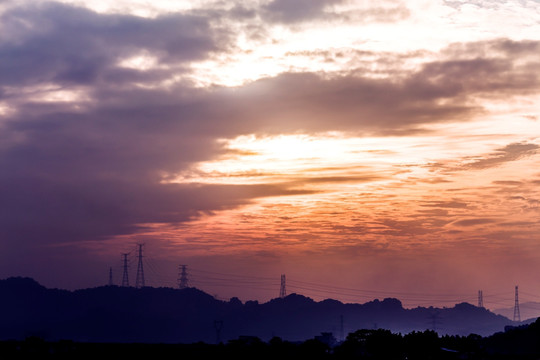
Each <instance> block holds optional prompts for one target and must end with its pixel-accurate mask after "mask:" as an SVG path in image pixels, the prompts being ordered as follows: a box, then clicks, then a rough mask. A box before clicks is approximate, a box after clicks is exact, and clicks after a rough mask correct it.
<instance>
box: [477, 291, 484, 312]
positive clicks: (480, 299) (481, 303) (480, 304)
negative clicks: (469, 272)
mask: <svg viewBox="0 0 540 360" xmlns="http://www.w3.org/2000/svg"><path fill="white" fill-rule="evenodd" d="M478 307H479V308H483V307H484V293H483V292H482V290H478Z"/></svg>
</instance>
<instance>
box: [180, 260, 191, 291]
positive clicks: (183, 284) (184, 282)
mask: <svg viewBox="0 0 540 360" xmlns="http://www.w3.org/2000/svg"><path fill="white" fill-rule="evenodd" d="M187 287H189V285H188V274H187V265H179V266H178V288H179V289H185V288H187Z"/></svg>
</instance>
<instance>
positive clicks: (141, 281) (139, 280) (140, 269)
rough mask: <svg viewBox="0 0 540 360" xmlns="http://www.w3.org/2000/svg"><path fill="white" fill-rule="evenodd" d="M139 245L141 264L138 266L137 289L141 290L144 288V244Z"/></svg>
mask: <svg viewBox="0 0 540 360" xmlns="http://www.w3.org/2000/svg"><path fill="white" fill-rule="evenodd" d="M138 245H139V262H138V264H137V277H136V278H135V287H136V288H138V289H140V288H142V287H144V268H143V261H142V258H143V255H142V247H143V245H144V244H138Z"/></svg>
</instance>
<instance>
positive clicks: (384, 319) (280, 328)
mask: <svg viewBox="0 0 540 360" xmlns="http://www.w3.org/2000/svg"><path fill="white" fill-rule="evenodd" d="M0 317H1V318H2V322H1V323H0V340H1V339H24V338H26V337H28V336H39V337H42V338H44V339H46V340H61V339H69V340H74V341H88V342H146V343H194V342H199V341H202V342H207V343H215V342H219V341H228V340H232V339H236V338H238V337H240V336H256V337H259V338H260V339H262V340H265V341H267V340H269V339H271V338H272V337H280V338H282V339H284V340H289V341H303V340H306V339H310V338H313V337H315V336H318V335H320V334H321V333H322V332H332V333H333V334H334V336H335V337H336V338H337V339H338V340H340V339H342V338H343V337H344V336H346V335H347V334H348V333H349V332H353V331H356V330H358V329H374V328H383V329H388V330H391V331H392V332H396V333H398V332H399V333H402V334H406V333H410V332H412V331H424V330H426V329H435V330H436V331H437V332H438V333H439V334H441V335H443V334H449V335H468V334H471V333H473V334H478V335H482V336H488V335H491V334H493V333H496V332H500V331H503V330H504V328H505V326H508V325H518V324H517V323H514V322H513V321H511V320H509V319H508V318H506V317H504V316H501V315H497V314H494V313H493V312H490V311H489V310H487V309H484V308H479V307H476V306H473V305H471V304H468V303H461V304H456V305H455V306H454V307H452V308H433V307H429V308H426V307H418V308H414V309H405V308H403V306H402V304H401V302H400V301H399V300H398V299H393V298H387V299H383V300H373V301H370V302H367V303H365V304H345V303H341V302H339V301H336V300H331V299H327V300H324V301H320V302H316V301H313V300H312V299H310V298H308V297H305V296H302V295H298V294H291V295H288V296H286V297H285V298H276V299H273V300H270V301H268V302H266V303H258V302H257V301H247V302H245V303H242V302H241V301H240V300H239V299H237V298H231V299H230V300H229V301H222V300H217V299H215V298H214V297H212V296H211V295H208V294H206V293H204V292H202V291H200V290H198V289H196V288H187V289H182V290H180V289H172V288H151V287H146V288H142V289H136V288H132V287H117V286H103V287H97V288H91V289H82V290H76V291H67V290H58V289H47V288H45V287H43V286H41V285H40V284H39V283H37V282H36V281H34V280H33V279H30V278H8V279H5V280H0ZM524 323H525V322H524Z"/></svg>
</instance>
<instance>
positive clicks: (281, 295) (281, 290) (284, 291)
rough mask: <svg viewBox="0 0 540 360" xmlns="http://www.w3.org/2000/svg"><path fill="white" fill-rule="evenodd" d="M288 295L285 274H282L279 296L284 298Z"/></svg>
mask: <svg viewBox="0 0 540 360" xmlns="http://www.w3.org/2000/svg"><path fill="white" fill-rule="evenodd" d="M285 296H287V290H286V288H285V274H283V275H281V287H280V289H279V297H280V298H282V299H283V298H284V297H285Z"/></svg>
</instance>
